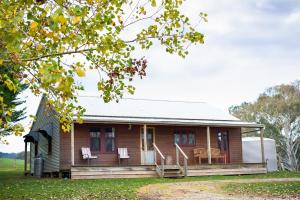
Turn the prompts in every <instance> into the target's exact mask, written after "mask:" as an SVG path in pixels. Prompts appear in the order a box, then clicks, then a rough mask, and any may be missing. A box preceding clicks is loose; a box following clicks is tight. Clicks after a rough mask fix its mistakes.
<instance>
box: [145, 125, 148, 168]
mask: <svg viewBox="0 0 300 200" xmlns="http://www.w3.org/2000/svg"><path fill="white" fill-rule="evenodd" d="M147 150H148V145H147V125H146V124H144V164H146V161H147Z"/></svg>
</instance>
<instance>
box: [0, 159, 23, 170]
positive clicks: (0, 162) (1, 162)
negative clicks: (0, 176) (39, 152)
mask: <svg viewBox="0 0 300 200" xmlns="http://www.w3.org/2000/svg"><path fill="white" fill-rule="evenodd" d="M23 168H24V160H19V159H12V158H0V170H1V171H11V170H22V169H23Z"/></svg>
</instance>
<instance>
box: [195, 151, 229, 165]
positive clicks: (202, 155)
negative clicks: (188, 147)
mask: <svg viewBox="0 0 300 200" xmlns="http://www.w3.org/2000/svg"><path fill="white" fill-rule="evenodd" d="M193 151H194V159H196V158H198V161H199V164H201V160H202V159H208V154H207V149H206V148H196V149H194V150H193ZM210 151H211V158H212V159H218V160H219V159H220V158H221V159H222V160H223V161H224V163H225V164H226V163H227V158H226V154H221V151H220V149H218V148H211V149H210Z"/></svg>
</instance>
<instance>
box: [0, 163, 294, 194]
mask: <svg viewBox="0 0 300 200" xmlns="http://www.w3.org/2000/svg"><path fill="white" fill-rule="evenodd" d="M5 162H6V163H8V165H7V166H9V169H7V168H4V167H2V168H0V199H135V192H136V190H137V189H138V188H139V187H141V186H144V185H147V184H152V183H166V182H179V181H205V180H225V179H252V178H274V177H300V173H299V172H294V173H289V172H277V173H269V174H265V175H246V176H206V177H188V178H184V179H162V178H137V179H102V180H69V179H50V178H44V179H37V178H33V177H24V176H23V174H22V171H21V170H20V169H23V167H22V165H20V168H17V169H16V168H12V167H11V166H12V165H11V164H9V161H5ZM11 162H14V161H13V160H11ZM0 163H2V161H1V159H0Z"/></svg>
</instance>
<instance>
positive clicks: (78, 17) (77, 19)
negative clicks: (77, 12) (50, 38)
mask: <svg viewBox="0 0 300 200" xmlns="http://www.w3.org/2000/svg"><path fill="white" fill-rule="evenodd" d="M79 22H80V16H74V17H73V20H72V23H73V24H78V23H79Z"/></svg>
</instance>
